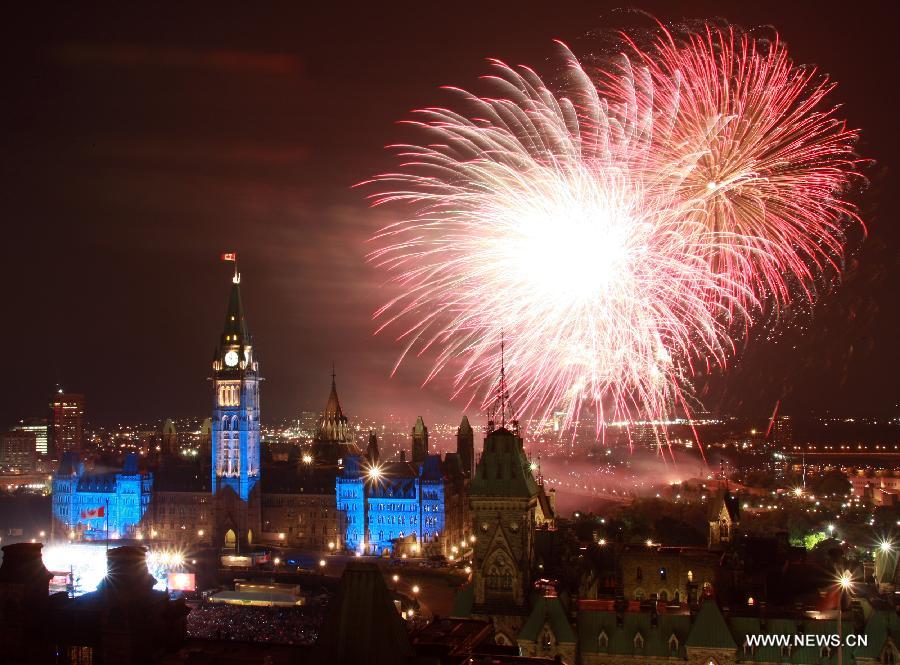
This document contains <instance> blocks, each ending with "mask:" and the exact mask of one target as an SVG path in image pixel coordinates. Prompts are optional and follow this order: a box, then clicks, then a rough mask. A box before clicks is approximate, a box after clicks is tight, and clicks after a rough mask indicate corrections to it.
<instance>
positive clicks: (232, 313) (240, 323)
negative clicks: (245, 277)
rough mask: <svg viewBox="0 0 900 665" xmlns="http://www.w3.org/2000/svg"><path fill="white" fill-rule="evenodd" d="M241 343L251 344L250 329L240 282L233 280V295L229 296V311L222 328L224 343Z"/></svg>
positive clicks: (225, 344) (242, 344)
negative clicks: (242, 299) (245, 314)
mask: <svg viewBox="0 0 900 665" xmlns="http://www.w3.org/2000/svg"><path fill="white" fill-rule="evenodd" d="M229 344H240V345H241V346H249V344H250V331H249V329H248V328H247V319H246V317H245V316H244V303H243V302H242V301H241V285H240V282H237V281H235V282H232V284H231V295H230V296H229V298H228V313H227V314H226V315H225V328H224V329H223V330H222V345H223V346H228V345H229Z"/></svg>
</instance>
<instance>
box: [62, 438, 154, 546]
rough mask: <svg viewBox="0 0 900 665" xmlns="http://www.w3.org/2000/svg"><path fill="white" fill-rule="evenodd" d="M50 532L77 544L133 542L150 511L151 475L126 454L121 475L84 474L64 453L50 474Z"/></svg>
mask: <svg viewBox="0 0 900 665" xmlns="http://www.w3.org/2000/svg"><path fill="white" fill-rule="evenodd" d="M51 484H52V494H53V499H52V502H51V505H52V511H53V529H54V532H56V533H57V534H59V535H62V534H66V536H67V537H69V538H72V539H77V540H106V539H110V540H115V539H119V538H135V537H137V536H138V534H139V533H140V531H141V524H142V521H143V519H144V517H145V515H146V514H147V510H148V509H149V507H150V499H151V494H152V491H153V474H152V473H150V472H147V471H141V470H140V469H139V468H138V460H137V455H136V454H134V453H129V454H128V455H127V456H126V458H125V464H124V466H123V468H122V470H121V471H111V472H102V473H95V472H91V471H86V470H85V467H84V464H83V463H82V462H79V461H78V458H77V456H76V455H75V454H74V453H71V452H70V453H66V454H65V455H63V459H62V460H61V461H60V465H59V468H58V470H57V472H56V473H55V474H53V480H52V483H51Z"/></svg>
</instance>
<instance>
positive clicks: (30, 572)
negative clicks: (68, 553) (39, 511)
mask: <svg viewBox="0 0 900 665" xmlns="http://www.w3.org/2000/svg"><path fill="white" fill-rule="evenodd" d="M42 547H43V545H42V544H41V543H15V544H13V545H7V546H6V547H4V548H3V565H0V644H2V645H3V655H4V656H14V657H15V658H17V659H18V660H16V662H21V663H44V662H50V660H51V659H52V654H51V653H49V652H48V651H47V649H48V644H47V640H46V638H45V635H44V630H45V626H46V621H47V616H46V614H47V605H48V604H49V601H50V596H49V593H50V578H51V577H52V575H51V574H50V571H48V570H47V568H46V567H44V562H43V560H42V559H41V548H42ZM4 662H5V661H4Z"/></svg>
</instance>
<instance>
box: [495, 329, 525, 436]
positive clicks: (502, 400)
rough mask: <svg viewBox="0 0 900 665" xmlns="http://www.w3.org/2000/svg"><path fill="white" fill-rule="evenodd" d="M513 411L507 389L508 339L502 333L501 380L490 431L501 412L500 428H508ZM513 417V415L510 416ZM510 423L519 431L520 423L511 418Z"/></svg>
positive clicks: (498, 385) (498, 384)
mask: <svg viewBox="0 0 900 665" xmlns="http://www.w3.org/2000/svg"><path fill="white" fill-rule="evenodd" d="M508 410H511V408H510V405H509V390H508V389H507V387H506V337H505V334H504V333H503V332H502V331H501V332H500V380H499V382H498V383H497V396H496V397H495V398H494V408H493V410H492V413H491V419H490V420H489V421H488V430H490V431H493V429H494V424H495V422H496V419H497V415H498V412H499V415H500V427H503V428H506V423H507V411H508ZM510 415H511V414H510ZM509 423H510V424H511V425H512V426H513V429H515V430H516V431H518V429H519V421H517V420H516V419H515V418H512V417H510V419H509Z"/></svg>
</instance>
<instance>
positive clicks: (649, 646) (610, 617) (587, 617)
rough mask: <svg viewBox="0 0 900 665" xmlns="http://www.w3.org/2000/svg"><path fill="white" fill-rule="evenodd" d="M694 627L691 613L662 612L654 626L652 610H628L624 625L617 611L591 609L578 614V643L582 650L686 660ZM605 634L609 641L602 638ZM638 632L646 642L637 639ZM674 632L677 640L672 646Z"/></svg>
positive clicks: (624, 614) (624, 617) (657, 616)
mask: <svg viewBox="0 0 900 665" xmlns="http://www.w3.org/2000/svg"><path fill="white" fill-rule="evenodd" d="M690 629H691V618H690V616H688V615H687V614H658V615H656V625H654V623H653V619H652V617H651V615H650V613H649V612H625V613H623V614H622V625H621V626H620V625H619V624H618V620H617V617H616V613H615V612H608V611H599V612H598V611H593V610H589V611H583V612H579V614H578V643H579V650H580V651H581V652H582V653H605V654H614V655H615V654H618V655H628V656H646V657H653V658H670V657H677V658H682V659H683V658H684V657H685V655H686V652H685V650H684V647H685V643H686V641H687V636H688V633H689V632H690ZM601 635H602V636H604V638H605V642H603V641H601V639H600V638H601ZM638 635H640V636H641V639H642V640H643V645H641V643H640V642H639V641H638V640H636V639H635V638H636V637H637V636H638ZM673 635H674V636H675V642H674V643H672V644H671V645H670V640H671V638H672V636H673ZM673 646H674V648H672V647H673Z"/></svg>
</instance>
